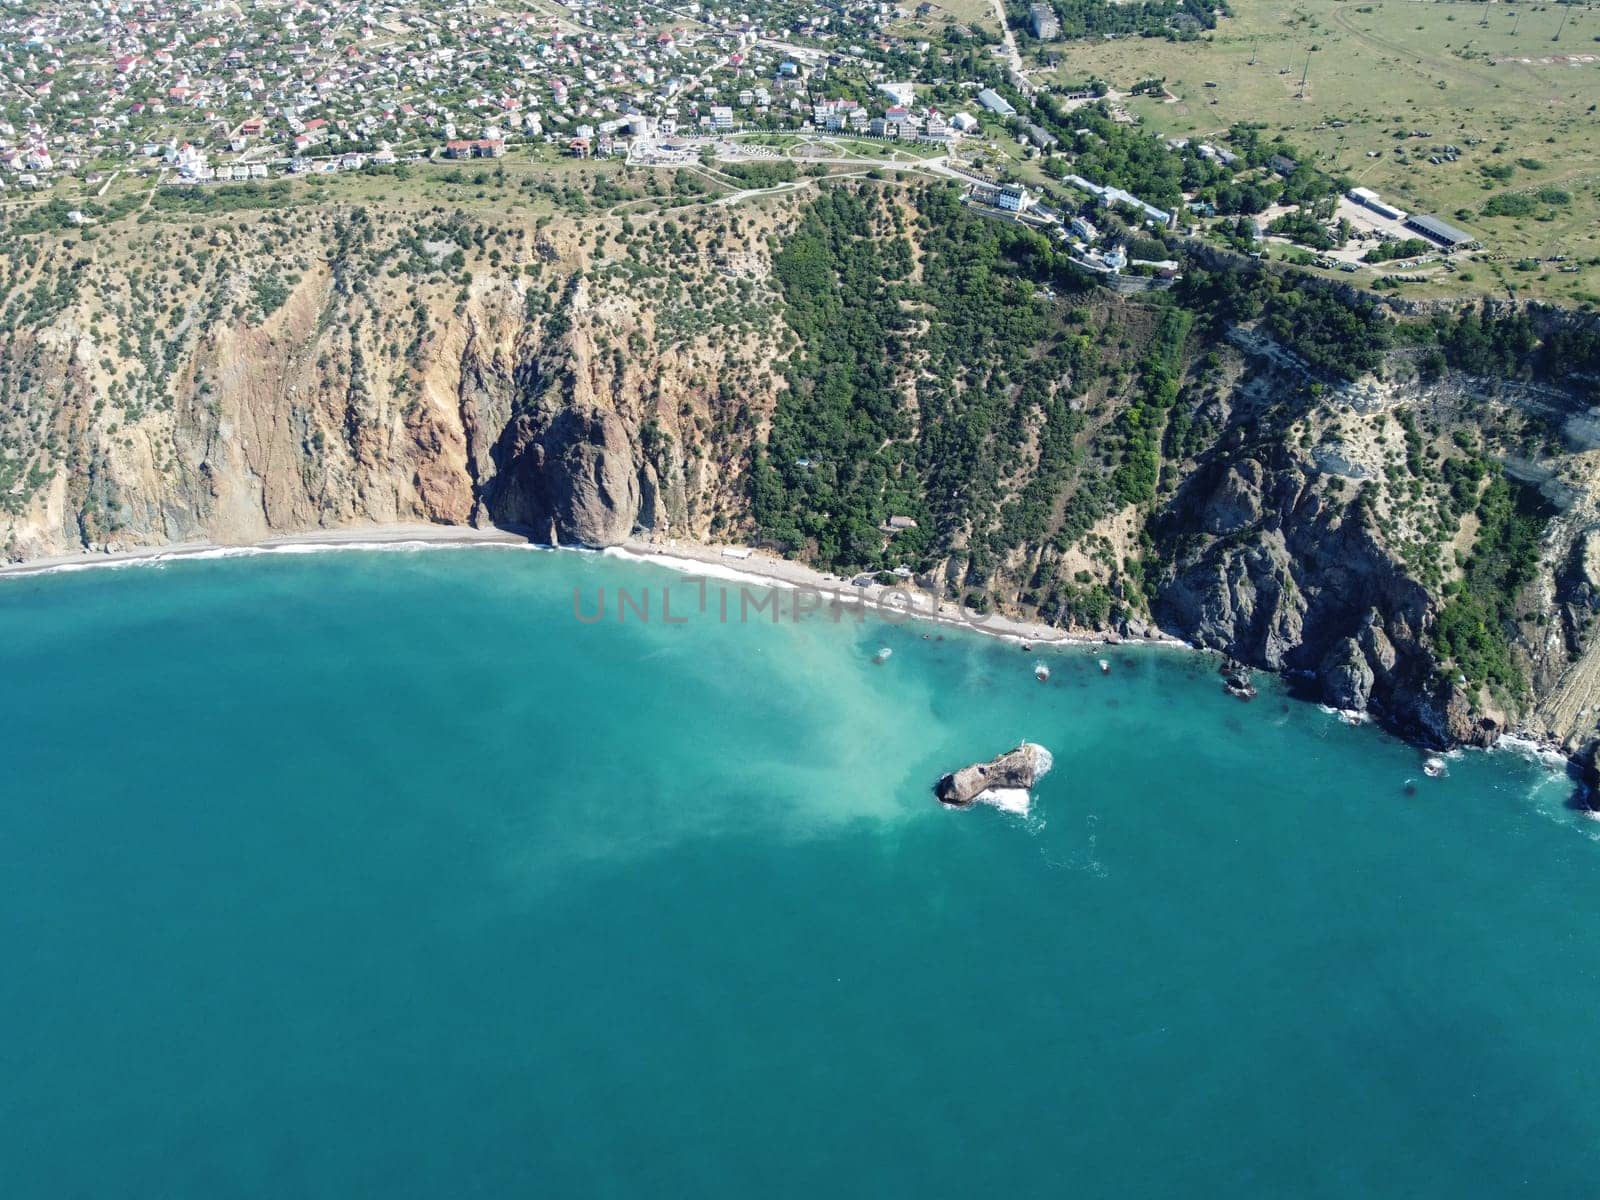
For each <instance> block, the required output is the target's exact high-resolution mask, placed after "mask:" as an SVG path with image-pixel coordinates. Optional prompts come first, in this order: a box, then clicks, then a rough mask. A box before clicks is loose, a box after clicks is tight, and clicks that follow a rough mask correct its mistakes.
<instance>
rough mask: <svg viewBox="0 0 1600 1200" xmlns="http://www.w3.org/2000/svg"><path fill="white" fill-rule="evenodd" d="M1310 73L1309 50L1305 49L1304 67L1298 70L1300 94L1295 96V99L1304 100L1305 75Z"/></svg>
mask: <svg viewBox="0 0 1600 1200" xmlns="http://www.w3.org/2000/svg"><path fill="white" fill-rule="evenodd" d="M1310 74H1311V52H1310V51H1309V50H1307V51H1306V69H1305V70H1304V71H1301V72H1300V94H1299V95H1298V96H1296V97H1295V99H1296V100H1304V99H1305V98H1306V77H1307V76H1308V75H1310Z"/></svg>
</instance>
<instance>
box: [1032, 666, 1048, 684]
mask: <svg viewBox="0 0 1600 1200" xmlns="http://www.w3.org/2000/svg"><path fill="white" fill-rule="evenodd" d="M1033 677H1034V678H1035V679H1037V680H1038V681H1039V682H1040V683H1049V682H1050V668H1049V667H1047V666H1045V665H1044V664H1043V663H1042V662H1036V663H1034V664H1033Z"/></svg>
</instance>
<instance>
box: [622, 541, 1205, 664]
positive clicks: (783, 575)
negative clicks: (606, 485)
mask: <svg viewBox="0 0 1600 1200" xmlns="http://www.w3.org/2000/svg"><path fill="white" fill-rule="evenodd" d="M618 549H619V550H620V551H621V552H622V553H623V554H625V555H626V556H627V557H630V558H633V559H636V560H638V561H644V562H652V561H653V562H658V563H660V564H661V565H663V566H667V567H671V568H673V569H675V570H690V571H693V570H695V569H698V568H705V569H706V570H708V571H712V572H716V573H718V574H724V575H727V576H729V577H733V578H737V577H741V576H742V577H745V578H748V579H750V580H752V581H755V582H761V583H768V584H778V585H780V586H783V587H794V588H808V589H811V590H813V591H818V592H822V593H825V594H827V595H830V596H832V595H838V596H839V597H841V598H842V599H843V600H844V601H845V603H847V604H857V603H860V604H864V605H865V606H866V609H867V612H868V614H869V615H875V616H877V617H878V618H879V619H881V620H885V621H890V622H895V623H898V622H900V621H903V620H907V619H912V620H919V621H929V622H933V623H935V624H939V625H948V626H951V627H954V628H957V629H967V630H970V631H972V632H973V633H981V634H985V635H987V636H989V637H998V638H1003V639H1005V640H1007V641H1012V642H1021V643H1027V644H1029V645H1038V646H1046V645H1061V646H1102V645H1118V646H1167V647H1181V648H1184V649H1192V648H1193V647H1190V646H1189V644H1188V643H1187V642H1183V641H1180V640H1178V639H1177V638H1173V637H1167V636H1165V635H1160V634H1155V635H1152V636H1151V637H1148V638H1122V637H1118V636H1117V635H1115V634H1084V633H1078V634H1074V633H1066V632H1063V631H1062V630H1060V629H1055V628H1052V627H1051V626H1049V625H1041V624H1038V623H1037V622H1031V621H1019V620H1015V619H1013V618H1010V617H1003V616H999V615H997V614H978V613H971V614H968V613H965V612H964V611H963V610H962V609H961V607H960V606H959V605H957V604H954V603H951V602H949V601H943V602H940V601H938V600H937V599H936V598H935V597H933V596H931V595H929V594H928V593H927V592H924V591H922V590H921V589H919V588H917V587H916V586H915V585H913V584H911V583H910V582H909V581H908V582H907V583H905V584H897V585H893V586H889V585H884V584H878V583H867V584H865V585H864V586H862V585H857V584H856V583H854V582H852V580H853V579H854V578H856V577H853V576H845V575H832V574H829V573H827V572H824V571H818V570H816V569H815V568H813V567H808V566H806V565H805V564H804V563H797V562H794V561H792V560H791V559H786V558H779V557H778V556H777V555H774V554H769V553H767V552H765V551H761V550H752V549H750V548H749V547H747V546H733V545H702V544H700V543H687V544H686V543H681V542H677V541H665V542H647V541H639V540H630V541H627V542H624V543H623V544H622V546H620V547H618Z"/></svg>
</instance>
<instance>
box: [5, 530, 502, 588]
mask: <svg viewBox="0 0 1600 1200" xmlns="http://www.w3.org/2000/svg"><path fill="white" fill-rule="evenodd" d="M419 543H421V544H427V545H435V546H483V545H499V546H526V545H528V544H529V542H528V539H527V538H525V537H522V536H521V535H520V534H516V533H512V532H510V531H508V530H504V529H473V528H471V527H470V526H461V525H420V524H419V525H352V526H347V527H345V528H342V529H317V530H310V531H307V532H305V533H294V534H285V535H283V536H282V537H272V538H266V539H264V540H262V541H259V542H242V543H233V544H227V543H222V542H173V543H171V544H169V545H165V546H136V547H133V548H130V549H127V550H104V551H92V550H85V551H81V552H79V553H77V554H60V555H54V556H51V557H48V558H34V559H29V560H28V561H27V562H22V563H10V564H7V565H5V566H0V578H8V577H16V576H23V575H45V574H52V573H55V572H61V571H76V570H87V569H92V568H95V567H125V566H138V565H140V564H149V563H158V562H169V561H172V560H174V559H180V558H197V557H216V556H220V555H227V554H240V555H245V554H262V553H270V552H272V551H274V550H297V549H306V548H316V547H325V548H328V549H336V548H343V549H362V548H367V547H370V548H381V547H392V546H402V545H408V544H409V545H415V544H419Z"/></svg>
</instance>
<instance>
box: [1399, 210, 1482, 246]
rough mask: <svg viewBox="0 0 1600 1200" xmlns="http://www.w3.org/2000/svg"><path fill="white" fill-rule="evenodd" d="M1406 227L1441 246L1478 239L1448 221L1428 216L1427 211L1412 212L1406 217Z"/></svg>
mask: <svg viewBox="0 0 1600 1200" xmlns="http://www.w3.org/2000/svg"><path fill="white" fill-rule="evenodd" d="M1406 228H1407V229H1414V230H1416V231H1417V232H1418V233H1420V234H1422V235H1423V236H1425V237H1429V238H1432V239H1433V240H1434V241H1436V242H1438V243H1439V244H1440V245H1443V246H1463V245H1465V244H1466V243H1468V242H1475V241H1477V240H1478V239H1477V238H1475V237H1473V236H1472V234H1470V233H1468V232H1467V231H1466V230H1464V229H1457V228H1456V227H1455V226H1454V225H1452V224H1450V223H1449V222H1448V221H1441V220H1440V219H1439V218H1438V217H1430V216H1428V214H1427V213H1412V214H1411V215H1410V216H1409V217H1407V218H1406Z"/></svg>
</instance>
